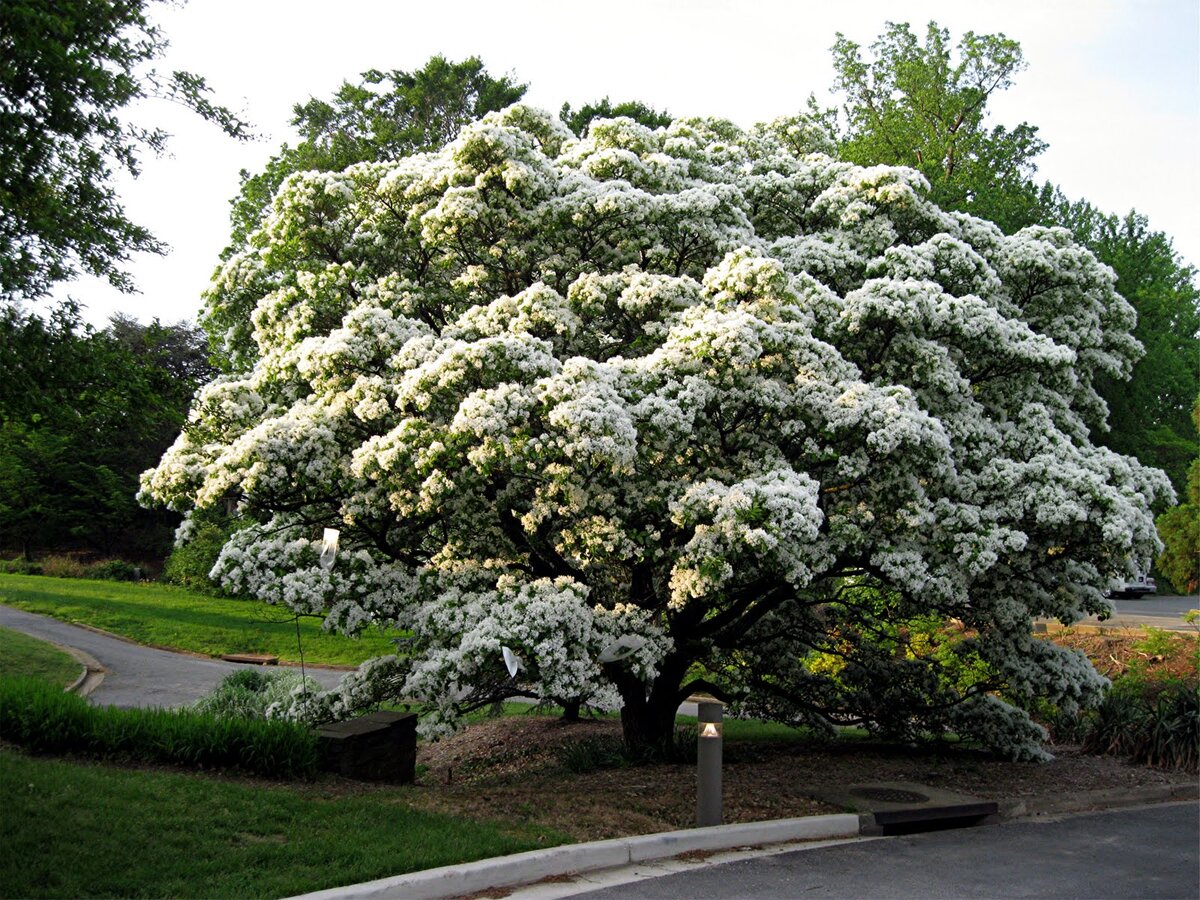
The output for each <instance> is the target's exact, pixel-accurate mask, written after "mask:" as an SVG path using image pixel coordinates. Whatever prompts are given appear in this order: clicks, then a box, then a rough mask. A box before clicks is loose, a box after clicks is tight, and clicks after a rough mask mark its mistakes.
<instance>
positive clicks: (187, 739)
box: [0, 678, 318, 779]
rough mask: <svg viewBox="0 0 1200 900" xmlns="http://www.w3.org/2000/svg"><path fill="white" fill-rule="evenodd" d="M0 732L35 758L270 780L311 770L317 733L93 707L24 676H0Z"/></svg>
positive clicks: (283, 725) (288, 725)
mask: <svg viewBox="0 0 1200 900" xmlns="http://www.w3.org/2000/svg"><path fill="white" fill-rule="evenodd" d="M0 733H3V734H4V738H5V740H7V741H9V742H11V743H13V744H16V745H17V746H20V747H24V748H26V749H28V750H30V751H32V752H34V753H76V754H81V755H85V756H92V757H98V758H101V759H118V760H128V761H136V762H144V763H160V764H164V763H165V764H169V765H178V766H186V767H188V768H199V769H232V770H236V771H241V772H248V773H252V774H257V775H263V776H266V777H270V778H287V779H292V778H301V779H309V778H313V777H315V775H316V774H317V766H318V753H317V739H316V735H315V734H313V732H311V731H309V730H308V729H307V728H305V727H303V726H300V725H297V724H295V723H292V722H283V721H277V720H272V721H255V720H249V719H240V718H232V717H231V718H218V717H215V716H211V715H204V714H201V713H194V712H181V711H175V710H163V709H120V708H117V707H111V706H110V707H96V706H91V705H90V704H88V702H87V701H86V700H84V699H83V698H81V697H77V696H75V695H74V694H67V693H64V692H63V691H62V690H61V689H56V688H54V687H52V686H49V685H46V684H45V683H44V682H41V681H37V680H35V679H30V678H4V679H0Z"/></svg>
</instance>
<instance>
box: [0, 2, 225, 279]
mask: <svg viewBox="0 0 1200 900" xmlns="http://www.w3.org/2000/svg"><path fill="white" fill-rule="evenodd" d="M153 2H155V0H124V2H120V3H111V2H107V0H5V2H4V3H0V58H2V59H3V60H4V64H3V65H0V299H4V300H20V299H32V298H36V297H40V296H42V295H44V294H46V293H47V292H48V291H49V290H50V288H51V286H52V285H53V284H54V283H55V282H59V281H64V280H67V279H70V278H72V277H74V276H75V275H77V274H78V273H79V272H80V271H83V272H88V273H90V274H92V275H98V276H101V277H105V278H107V279H108V280H109V281H110V282H111V283H112V284H113V285H115V286H116V287H118V288H121V289H122V290H132V289H133V283H132V281H131V280H130V278H129V276H128V275H127V274H126V273H125V272H124V271H122V265H123V263H124V262H125V261H126V260H127V259H128V258H129V257H130V255H131V254H133V253H135V252H150V253H162V252H164V250H165V247H164V245H163V244H162V243H161V242H159V241H158V240H156V239H155V238H154V236H153V235H152V234H151V233H150V232H149V231H148V230H147V229H146V228H144V227H142V226H140V225H137V224H135V223H133V222H131V221H129V219H128V218H126V216H125V210H124V209H123V207H122V206H121V203H120V200H119V198H118V197H117V194H116V190H115V188H114V187H113V183H112V179H113V176H114V172H115V171H116V170H122V169H123V170H125V171H127V172H130V173H132V174H134V175H136V174H137V173H138V169H139V155H140V154H141V153H142V152H143V151H146V150H149V151H151V152H152V153H159V152H161V151H162V149H163V147H164V146H165V143H166V140H167V134H166V133H165V132H163V131H162V130H160V129H154V128H150V129H147V128H144V127H141V126H138V125H134V124H132V123H131V122H128V121H126V120H124V119H123V118H122V113H123V111H124V110H125V108H126V107H127V106H129V105H130V104H131V103H134V102H135V101H137V100H139V99H141V98H144V97H149V96H158V97H166V98H168V99H170V100H173V101H175V102H178V103H182V104H183V105H185V106H188V107H190V108H191V109H193V110H194V111H195V112H196V113H197V114H198V115H200V116H201V117H202V118H204V119H207V120H209V121H211V122H214V123H216V124H217V125H219V126H220V127H221V128H222V129H223V130H224V131H225V132H226V133H227V134H230V135H232V136H234V137H238V138H245V137H247V136H248V129H247V126H246V124H245V123H244V122H242V121H241V120H239V119H238V118H237V117H236V116H235V115H234V114H233V113H231V112H230V111H229V110H227V109H225V108H224V107H221V106H218V105H215V104H214V103H213V102H212V101H211V100H210V99H209V88H208V86H207V85H206V84H205V82H204V79H203V78H200V77H199V76H197V75H194V74H191V73H189V72H173V73H171V74H170V75H166V74H160V73H158V72H157V71H155V70H153V69H151V70H147V69H146V66H147V65H148V64H149V63H152V62H153V61H154V60H156V59H158V58H159V57H161V56H162V54H163V52H164V51H165V50H166V47H167V42H166V39H165V38H164V37H163V34H162V33H161V31H159V29H158V28H156V27H154V26H153V25H151V24H150V22H149V14H148V8H149V7H150V6H151V4H152V3H153Z"/></svg>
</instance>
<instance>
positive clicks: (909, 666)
mask: <svg viewBox="0 0 1200 900" xmlns="http://www.w3.org/2000/svg"><path fill="white" fill-rule="evenodd" d="M784 125H786V123H784ZM784 125H780V126H778V127H764V128H760V129H756V130H754V131H750V132H744V131H741V130H739V129H737V128H736V127H734V126H733V125H731V124H729V123H727V122H719V121H702V120H680V121H676V122H675V123H673V124H672V125H671V126H670V127H669V128H666V129H660V130H657V131H651V130H648V129H647V128H645V127H643V126H640V125H638V124H636V123H634V122H633V121H631V120H628V119H616V120H612V121H607V122H603V121H598V122H595V123H593V125H592V127H591V129H590V132H589V135H588V137H587V138H586V139H583V140H578V139H575V138H574V137H573V136H572V135H571V134H570V133H568V132H567V131H565V130H564V128H563V127H562V125H561V124H560V123H559V122H557V121H556V119H555V118H554V117H553V116H550V115H548V114H545V113H542V112H539V111H537V110H533V109H530V108H528V107H524V106H514V107H511V108H509V109H507V110H505V111H503V112H500V113H494V114H490V115H489V116H487V117H486V118H485V119H483V120H482V121H480V122H479V123H477V124H475V125H474V126H471V127H468V128H466V129H464V131H463V132H462V134H461V136H460V137H459V138H458V139H457V140H456V141H455V142H454V143H452V144H450V145H449V146H447V147H446V148H445V149H443V150H442V151H440V152H438V153H434V154H427V155H420V156H414V157H411V158H408V159H404V160H401V161H399V162H395V163H388V164H362V165H357V166H354V167H351V168H349V169H347V170H346V171H345V172H341V173H332V174H331V173H304V174H299V175H295V176H293V177H291V178H290V179H289V180H288V181H287V182H286V183H285V184H284V186H283V187H282V189H281V190H280V193H279V194H278V196H277V197H276V198H275V202H274V205H273V209H272V211H271V213H270V215H269V217H268V218H267V219H266V220H265V221H264V222H263V223H262V227H261V229H260V230H259V231H258V232H257V234H255V235H254V236H253V238H252V240H251V242H250V248H249V249H248V250H247V251H245V252H244V253H241V254H239V255H237V256H235V257H233V258H231V259H229V260H228V261H227V262H226V263H225V264H224V266H223V268H222V269H221V270H220V272H219V273H218V274H217V276H216V278H215V280H214V283H213V286H212V288H211V291H210V293H209V295H208V303H209V304H210V306H211V307H212V308H213V309H220V311H221V313H222V315H221V316H219V317H214V320H221V321H236V322H238V323H239V324H238V325H237V326H236V327H234V328H233V329H231V330H230V331H229V332H228V333H227V334H226V335H224V340H225V344H226V350H227V351H228V353H229V354H230V355H231V357H232V358H233V359H234V360H235V361H236V367H237V371H235V372H233V373H231V374H227V375H225V376H222V377H221V378H220V379H218V380H217V381H216V382H214V383H213V384H211V385H209V386H208V387H206V388H205V389H204V390H203V391H202V392H201V393H200V395H199V398H198V401H197V403H196V405H195V408H194V409H193V411H192V414H191V418H190V420H189V422H188V424H187V426H186V428H185V430H184V432H183V434H182V435H180V437H179V439H178V441H177V442H176V444H175V445H174V447H172V448H171V449H170V450H169V451H168V452H167V454H166V455H165V457H164V458H163V460H162V462H161V464H160V465H159V466H158V468H157V469H154V470H152V471H150V472H147V473H146V474H145V476H144V478H143V495H144V497H145V498H147V500H148V501H154V502H160V503H165V504H168V505H170V506H172V507H173V508H176V509H180V510H183V511H187V510H190V509H195V508H203V507H207V506H211V505H213V504H217V503H222V502H225V501H226V499H227V498H236V500H237V503H238V506H239V509H240V511H241V514H242V515H243V516H244V517H246V518H248V519H249V520H252V521H253V522H254V523H255V524H254V525H253V526H252V527H249V528H246V529H243V530H240V531H237V532H236V533H235V534H234V535H233V537H232V538H231V540H230V541H229V543H228V545H227V546H226V547H225V549H224V551H223V553H222V554H221V557H220V559H219V561H218V562H217V565H216V567H215V569H214V576H215V577H219V578H220V579H221V581H222V582H223V583H224V584H225V585H226V586H227V587H228V588H229V589H230V590H232V591H236V592H238V593H248V594H253V595H255V596H258V597H261V598H263V599H265V600H268V601H271V602H276V603H282V604H286V605H287V606H289V607H290V608H292V609H295V610H298V611H301V612H305V613H314V612H319V613H322V614H324V615H325V616H326V621H327V625H328V626H329V627H331V628H338V629H342V630H344V631H347V632H350V633H353V632H354V631H356V630H358V629H360V628H362V627H364V626H366V625H368V624H370V623H378V624H385V625H388V626H394V627H398V628H401V629H406V630H408V631H410V632H411V634H412V639H411V641H410V642H409V643H408V644H407V645H405V646H404V647H402V648H401V651H400V652H399V653H398V655H397V656H395V657H388V658H385V659H381V660H376V661H373V662H372V663H370V664H368V665H366V666H364V667H363V669H362V670H361V671H360V673H358V675H357V676H355V677H352V678H350V679H348V680H347V682H346V683H345V684H344V685H343V687H342V688H341V690H340V691H337V692H334V693H331V694H328V695H325V696H323V697H317V698H313V699H312V700H311V701H310V706H313V707H314V708H319V710H322V711H323V714H327V715H341V714H345V713H346V712H348V711H349V710H351V709H352V708H354V707H356V706H360V705H364V704H368V703H371V702H375V701H377V700H378V699H379V698H381V697H383V696H386V695H392V696H399V697H405V698H409V699H416V700H422V701H425V702H426V703H427V704H429V705H430V707H431V709H433V710H434V713H433V715H432V716H430V717H428V718H427V719H426V729H427V731H438V730H440V729H443V728H445V727H449V726H452V725H453V723H454V721H455V719H456V717H457V716H458V715H459V714H460V713H461V712H462V711H463V709H465V708H468V707H470V706H473V705H478V704H480V703H483V702H489V701H490V700H493V699H496V698H498V697H503V696H512V695H518V694H524V695H528V696H534V697H541V698H553V699H556V700H558V701H560V702H564V703H572V702H580V701H590V702H598V703H607V702H619V703H621V704H622V708H623V713H622V715H623V719H624V724H625V733H626V737H627V740H629V741H630V742H631V743H632V744H638V745H642V746H643V747H644V746H647V745H649V746H653V745H656V744H663V743H665V742H666V740H667V739H668V737H669V735H670V732H671V724H672V717H673V714H674V710H675V708H676V705H677V704H678V703H679V701H680V700H682V699H683V698H684V697H686V696H687V695H688V694H689V692H691V691H692V690H694V689H696V688H697V687H708V688H709V689H716V690H718V691H724V692H727V693H730V694H732V695H736V696H739V697H742V698H743V699H744V701H745V705H746V706H747V708H749V709H752V710H754V711H756V712H759V713H762V714H766V715H770V716H773V717H775V718H778V719H781V720H783V721H789V722H796V723H800V722H806V723H810V724H824V725H833V724H838V723H851V722H859V723H864V724H866V725H868V726H869V727H872V728H877V729H880V730H883V731H887V732H894V733H900V734H910V733H914V732H921V731H935V732H936V731H940V730H942V729H946V728H951V729H954V730H956V731H958V732H960V733H962V734H965V735H968V736H975V737H977V738H979V739H981V740H983V741H985V742H987V743H988V744H989V745H991V746H993V747H995V748H997V749H999V750H1002V751H1004V752H1008V753H1012V754H1014V755H1024V756H1030V755H1036V754H1037V753H1038V752H1039V751H1038V749H1037V746H1038V742H1039V739H1040V735H1039V731H1038V729H1037V728H1036V726H1034V725H1033V724H1032V723H1031V722H1030V720H1029V719H1028V717H1027V716H1025V714H1024V713H1023V712H1020V711H1019V709H1018V708H1016V707H1015V706H1013V705H1009V702H1007V701H1013V702H1016V703H1018V704H1019V703H1020V702H1022V701H1024V700H1027V699H1031V698H1033V697H1036V696H1043V697H1047V698H1049V699H1051V700H1052V701H1053V702H1055V703H1057V704H1060V705H1061V704H1067V705H1070V704H1072V703H1079V704H1086V703H1088V702H1092V701H1093V700H1094V699H1095V698H1096V696H1097V692H1098V691H1099V690H1100V688H1101V687H1102V685H1103V681H1102V679H1101V678H1100V677H1099V676H1097V675H1096V674H1095V673H1094V672H1093V671H1092V670H1091V668H1090V667H1089V666H1088V665H1087V664H1086V662H1085V661H1083V660H1082V659H1081V658H1079V657H1078V656H1076V655H1073V654H1071V653H1068V652H1066V651H1063V650H1060V649H1058V648H1056V647H1054V646H1053V645H1050V644H1047V643H1042V642H1038V641H1034V640H1032V639H1031V638H1030V636H1029V634H1030V629H1031V620H1032V617H1035V616H1053V617H1057V618H1060V619H1063V620H1065V621H1071V620H1074V619H1077V618H1079V617H1080V616H1083V615H1086V614H1089V613H1093V612H1100V611H1104V610H1106V609H1107V608H1108V606H1107V603H1106V601H1105V600H1104V598H1103V591H1104V590H1105V588H1106V587H1108V586H1109V584H1110V583H1111V582H1112V581H1113V579H1115V578H1118V577H1120V576H1121V575H1122V574H1123V573H1124V572H1126V571H1128V570H1129V569H1132V568H1133V567H1134V566H1136V565H1137V564H1138V561H1139V560H1145V559H1148V558H1149V557H1150V556H1151V555H1152V554H1153V553H1154V552H1155V551H1156V537H1155V532H1154V524H1153V521H1152V519H1151V517H1150V515H1149V512H1148V510H1149V507H1150V504H1151V503H1152V502H1153V501H1154V500H1155V498H1156V497H1160V496H1162V495H1164V494H1166V493H1168V492H1169V490H1170V489H1169V487H1168V485H1167V482H1166V480H1165V478H1164V477H1163V476H1162V475H1161V473H1159V472H1157V471H1156V470H1149V469H1144V468H1142V467H1141V466H1140V465H1139V464H1138V463H1137V462H1136V461H1135V460H1133V459H1129V458H1125V457H1121V456H1118V455H1116V454H1114V453H1112V452H1111V451H1109V450H1106V449H1104V448H1102V447H1099V446H1096V445H1095V444H1093V442H1092V440H1091V436H1092V435H1093V434H1094V433H1095V432H1096V430H1098V429H1103V428H1104V416H1105V409H1104V405H1103V403H1102V402H1101V401H1100V400H1099V398H1098V397H1097V395H1096V392H1095V390H1094V389H1093V381H1094V379H1095V378H1096V376H1097V375H1099V374H1102V373H1103V374H1107V375H1110V376H1125V375H1127V374H1128V372H1129V370H1130V367H1131V364H1132V362H1133V361H1134V359H1135V358H1136V357H1137V354H1138V353H1139V350H1140V348H1139V346H1138V345H1137V343H1136V342H1135V341H1134V340H1133V339H1132V338H1131V337H1130V335H1129V330H1130V327H1131V325H1132V324H1133V314H1132V311H1131V309H1130V307H1129V305H1128V304H1127V303H1126V302H1125V301H1124V300H1123V299H1122V298H1121V297H1119V296H1118V295H1117V294H1116V293H1114V290H1113V275H1112V272H1111V271H1110V270H1108V269H1107V268H1106V267H1104V266H1102V265H1101V264H1099V263H1098V262H1097V261H1096V260H1095V258H1094V257H1092V255H1091V254H1090V253H1089V252H1088V251H1087V250H1085V249H1083V248H1082V247H1080V246H1077V245H1075V244H1074V243H1073V242H1072V240H1071V238H1070V237H1069V235H1068V234H1067V232H1066V231H1064V230H1060V229H1042V228H1031V229H1027V230H1025V231H1022V232H1020V233H1019V234H1017V235H1015V236H1012V237H1006V236H1004V235H1003V234H1002V233H1001V232H1000V231H999V230H998V229H997V228H995V227H994V226H992V225H991V224H989V223H987V222H984V221H980V220H978V219H973V218H971V217H969V216H965V215H961V214H951V213H945V212H942V211H941V210H939V209H937V208H936V207H934V206H933V205H931V204H930V202H929V201H928V200H927V199H926V191H927V185H926V183H925V182H924V180H923V179H922V177H921V176H920V175H919V174H917V173H915V172H913V171H911V170H908V169H899V168H886V167H878V168H871V169H863V168H858V167H855V166H852V165H849V164H846V163H841V162H837V161H834V160H832V159H830V158H828V157H826V156H821V155H804V156H802V155H798V151H797V150H796V146H797V145H796V141H795V135H793V134H791V133H790V132H789V131H788V129H787V128H786V127H784ZM793 130H794V129H793ZM324 527H337V528H339V529H341V532H342V547H343V552H342V553H341V555H340V556H339V557H338V559H337V562H336V564H335V565H334V566H333V567H332V569H330V570H328V571H326V570H324V569H322V568H320V567H319V566H318V565H317V554H318V550H319V543H318V539H319V538H320V535H321V530H322V528H324ZM615 646H616V647H621V648H623V649H622V652H620V653H615V652H613V648H614V647H615ZM502 648H508V649H509V651H510V653H511V654H515V656H516V657H517V658H518V659H519V669H518V671H517V674H516V675H515V676H513V677H510V676H509V673H508V671H507V669H506V668H505V663H504V660H503V658H502V653H503V651H502ZM310 712H311V710H310Z"/></svg>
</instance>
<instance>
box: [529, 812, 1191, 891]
mask: <svg viewBox="0 0 1200 900" xmlns="http://www.w3.org/2000/svg"><path fill="white" fill-rule="evenodd" d="M544 887H545V888H547V889H548V890H545V891H543V892H541V893H540V894H539V896H541V897H543V898H549V897H553V896H559V897H563V896H575V897H587V898H595V900H600V898H603V900H635V898H638V900H654V898H659V900H675V898H680V897H689V898H719V900H726V898H730V897H737V898H757V897H763V898H772V900H776V898H790V897H803V898H809V897H845V898H855V900H859V898H875V897H880V898H882V897H889V898H942V897H1046V898H1097V897H1102V898H1114V900H1115V898H1125V897H1129V898H1160V897H1164V898H1195V897H1200V804H1197V803H1195V802H1187V803H1172V804H1167V805H1162V806H1149V807H1141V808H1136V809H1123V810H1114V811H1110V812H1102V813H1087V814H1083V815H1074V816H1066V817H1062V818H1057V819H1050V820H1028V819H1027V820H1018V821H1014V822H1008V823H1005V824H1002V825H991V826H986V827H982V828H965V829H956V830H953V831H938V832H931V833H928V834H917V835H909V836H906V837H894V838H883V839H879V840H867V841H856V842H853V843H848V844H840V845H838V846H832V847H822V848H818V849H812V850H800V851H794V852H789V853H781V854H778V855H774V856H759V857H757V858H753V859H745V860H739V861H735V862H729V863H723V864H720V865H710V866H698V867H697V868H696V869H694V870H692V871H688V872H682V873H679V874H675V875H667V876H663V877H659V878H651V879H648V880H639V881H635V882H631V883H627V884H621V885H616V886H613V887H608V888H604V889H602V890H598V891H590V892H587V893H579V892H578V891H579V885H578V884H576V885H563V886H562V889H561V890H562V892H561V893H556V892H555V890H554V888H553V886H551V885H545V886H544ZM524 895H525V892H523V891H517V892H515V893H514V895H513V896H514V898H516V897H522V896H524Z"/></svg>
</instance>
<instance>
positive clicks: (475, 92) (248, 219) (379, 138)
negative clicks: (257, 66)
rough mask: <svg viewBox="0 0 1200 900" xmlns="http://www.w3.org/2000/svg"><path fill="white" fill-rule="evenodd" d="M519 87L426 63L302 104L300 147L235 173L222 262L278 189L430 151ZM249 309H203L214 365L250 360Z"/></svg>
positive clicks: (375, 74) (243, 243) (451, 65)
mask: <svg viewBox="0 0 1200 900" xmlns="http://www.w3.org/2000/svg"><path fill="white" fill-rule="evenodd" d="M525 87H526V86H525V85H524V84H520V83H518V82H516V81H514V80H513V79H512V77H511V76H508V75H504V76H502V77H500V78H495V77H493V76H491V75H489V74H488V72H487V70H486V69H485V68H484V65H483V63H482V62H481V61H480V60H479V58H478V57H474V56H472V57H470V58H469V59H465V60H463V61H462V62H457V63H456V62H450V61H448V60H446V59H445V58H444V57H442V56H434V57H432V58H431V59H430V60H429V61H428V62H427V63H426V64H425V65H424V67H422V68H421V69H419V70H417V71H415V72H405V71H402V70H399V69H396V70H393V71H391V72H381V71H379V70H376V69H372V70H370V71H367V72H364V73H363V74H362V80H361V81H360V82H359V83H357V84H352V83H351V82H349V81H346V82H343V83H342V86H341V87H340V88H339V89H338V90H337V92H336V93H335V94H334V96H333V97H332V98H331V99H329V100H319V99H317V98H315V97H310V98H309V99H308V100H307V101H305V102H304V103H297V104H296V105H295V107H293V113H294V116H293V118H292V124H293V125H294V126H296V127H297V128H298V129H299V131H300V135H301V138H302V140H301V141H300V143H299V144H297V145H296V146H295V147H289V146H288V145H286V144H285V145H284V146H283V147H282V148H281V149H280V151H279V153H277V154H276V155H275V156H273V157H271V159H270V160H268V162H267V164H266V166H265V167H264V169H263V171H261V172H258V173H254V174H251V173H250V172H247V171H245V170H243V171H242V184H241V187H240V189H239V190H238V194H237V196H236V197H234V198H233V200H231V201H230V205H231V207H232V209H231V212H230V219H231V221H232V225H233V229H232V237H231V241H230V243H229V246H228V247H226V249H225V251H224V252H223V254H222V257H223V258H226V259H228V258H229V257H231V256H233V255H234V254H237V253H239V252H240V251H243V250H245V249H246V247H247V244H248V242H249V241H250V238H251V236H252V235H253V234H254V232H255V231H256V230H257V229H258V227H259V225H260V224H261V222H262V219H263V218H264V216H266V215H267V214H268V213H269V211H270V205H271V202H272V199H273V198H274V196H275V194H276V192H277V191H278V190H279V187H280V185H282V184H283V182H284V181H285V180H286V179H287V178H288V176H290V175H292V174H294V173H296V172H305V171H317V172H340V171H341V170H342V169H345V168H346V167H347V166H349V165H352V164H354V163H359V162H378V161H388V160H398V159H402V158H403V157H406V156H409V155H411V154H413V153H416V152H419V151H424V150H435V149H437V148H439V147H441V146H442V145H443V144H445V143H447V142H448V141H449V140H451V139H452V138H453V137H454V136H455V135H456V134H458V132H459V129H461V128H462V127H463V126H464V125H466V124H467V123H468V122H473V121H475V120H476V119H478V118H480V117H481V116H483V114H484V113H487V112H490V111H492V110H497V109H502V108H503V107H505V106H508V105H509V104H511V103H515V102H516V101H517V100H520V99H521V97H522V96H524V94H525ZM250 312H251V310H250V309H249V308H245V309H242V308H235V307H231V306H230V305H229V304H228V303H221V304H213V303H206V305H205V309H204V311H203V312H202V313H201V317H200V323H201V325H202V326H203V327H204V329H205V331H206V332H207V333H208V334H209V335H210V336H211V338H212V340H213V344H214V349H215V352H216V356H217V358H218V360H219V361H220V362H221V364H222V365H224V366H225V367H229V368H237V367H239V366H242V365H244V364H245V360H246V358H247V354H249V353H252V352H253V350H252V346H253V344H252V341H251V339H250V332H251V323H250Z"/></svg>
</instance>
